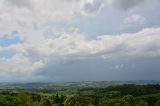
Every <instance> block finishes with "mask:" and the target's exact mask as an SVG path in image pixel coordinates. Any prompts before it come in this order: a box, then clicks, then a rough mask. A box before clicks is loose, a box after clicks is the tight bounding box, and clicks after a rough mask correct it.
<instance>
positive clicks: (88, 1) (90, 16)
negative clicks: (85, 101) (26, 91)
mask: <svg viewBox="0 0 160 106" xmlns="http://www.w3.org/2000/svg"><path fill="white" fill-rule="evenodd" d="M159 9H160V0H0V82H64V81H67V82H68V81H73V82H74V81H107V80H109V81H111V80H160V77H159V76H160V12H158V10H159Z"/></svg>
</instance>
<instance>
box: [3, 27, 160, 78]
mask: <svg viewBox="0 0 160 106" xmlns="http://www.w3.org/2000/svg"><path fill="white" fill-rule="evenodd" d="M159 33H160V28H148V29H143V30H141V31H139V32H137V33H124V34H120V35H102V36H99V37H97V38H96V39H91V38H87V37H86V36H85V35H84V34H83V33H79V32H73V33H70V34H66V33H64V34H62V35H59V36H56V37H53V38H45V37H44V35H42V33H33V35H30V36H29V35H26V36H25V35H24V36H23V37H24V40H25V41H24V42H23V43H21V44H15V45H14V44H13V45H10V46H7V47H2V48H1V51H5V50H11V51H14V52H15V53H16V54H15V55H14V56H13V57H11V58H6V59H5V58H3V59H1V65H2V66H3V67H1V73H0V74H1V75H4V74H7V73H9V72H11V73H12V72H13V73H15V74H16V75H17V74H18V75H19V74H20V76H23V75H25V73H27V74H28V77H27V76H26V77H27V78H28V79H29V78H30V77H33V76H34V73H37V72H39V70H40V69H41V68H42V69H43V67H50V65H49V63H52V65H51V66H54V65H56V64H63V63H67V62H70V61H74V60H86V59H92V58H98V59H102V60H114V59H120V60H123V59H124V60H125V59H138V58H142V59H143V58H152V57H159V56H160V43H159V41H160V36H159ZM35 41H36V42H35ZM12 62H13V63H12ZM53 64H54V65H53ZM41 71H45V70H41ZM53 71H54V70H53ZM16 75H14V74H12V77H16ZM41 77H42V76H37V78H41ZM27 78H26V79H27ZM35 78H36V77H35ZM42 78H44V77H42Z"/></svg>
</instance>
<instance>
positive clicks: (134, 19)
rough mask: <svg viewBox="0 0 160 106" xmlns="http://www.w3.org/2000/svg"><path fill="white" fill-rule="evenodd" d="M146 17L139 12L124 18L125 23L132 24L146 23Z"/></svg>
mask: <svg viewBox="0 0 160 106" xmlns="http://www.w3.org/2000/svg"><path fill="white" fill-rule="evenodd" d="M145 21H146V18H145V17H143V16H141V15H139V14H132V15H131V16H129V17H127V18H125V19H124V22H123V23H124V24H130V25H134V24H140V25H142V24H145Z"/></svg>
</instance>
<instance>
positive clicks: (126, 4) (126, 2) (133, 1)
mask: <svg viewBox="0 0 160 106" xmlns="http://www.w3.org/2000/svg"><path fill="white" fill-rule="evenodd" d="M144 1H147V0H113V6H114V7H116V8H118V9H121V10H128V9H130V8H132V7H134V6H136V5H138V4H140V3H143V2H144Z"/></svg>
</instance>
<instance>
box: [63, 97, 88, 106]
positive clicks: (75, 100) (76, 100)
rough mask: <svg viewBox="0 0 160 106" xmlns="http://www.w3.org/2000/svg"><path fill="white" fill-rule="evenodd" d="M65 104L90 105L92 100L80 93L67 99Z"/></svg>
mask: <svg viewBox="0 0 160 106" xmlns="http://www.w3.org/2000/svg"><path fill="white" fill-rule="evenodd" d="M64 104H65V106H88V105H89V104H90V100H89V98H87V97H82V96H80V95H74V96H71V97H69V98H67V99H66V101H65V103H64Z"/></svg>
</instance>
